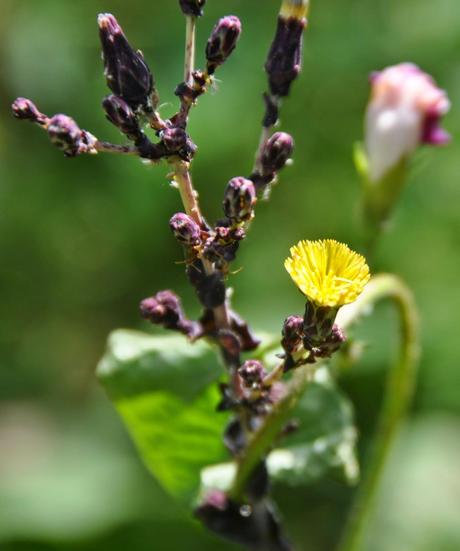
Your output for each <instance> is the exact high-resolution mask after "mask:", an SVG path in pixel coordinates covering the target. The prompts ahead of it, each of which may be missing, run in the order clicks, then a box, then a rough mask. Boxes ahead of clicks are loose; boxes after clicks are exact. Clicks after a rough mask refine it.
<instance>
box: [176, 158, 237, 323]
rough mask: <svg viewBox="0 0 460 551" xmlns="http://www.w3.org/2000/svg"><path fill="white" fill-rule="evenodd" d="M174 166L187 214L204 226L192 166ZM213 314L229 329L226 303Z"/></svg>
mask: <svg viewBox="0 0 460 551" xmlns="http://www.w3.org/2000/svg"><path fill="white" fill-rule="evenodd" d="M173 166H174V179H175V181H176V183H177V185H178V188H179V193H180V196H181V199H182V203H183V205H184V208H185V212H186V213H187V214H188V215H189V216H190V217H191V218H193V219H194V220H195V222H196V223H197V224H199V225H200V226H202V224H203V215H202V214H201V210H200V205H199V203H198V194H197V192H196V191H195V189H194V187H193V183H192V178H191V176H190V165H189V163H187V162H185V161H181V160H178V161H175V162H174V163H173ZM202 262H203V266H204V269H205V271H206V273H207V274H208V275H209V274H212V273H213V272H214V267H213V265H212V263H211V262H209V260H206V259H203V260H202ZM213 312H214V317H215V320H216V324H217V327H218V328H219V329H226V328H228V326H229V324H230V321H229V313H228V309H227V305H226V304H225V303H224V304H221V305H220V306H217V307H216V308H214V309H213Z"/></svg>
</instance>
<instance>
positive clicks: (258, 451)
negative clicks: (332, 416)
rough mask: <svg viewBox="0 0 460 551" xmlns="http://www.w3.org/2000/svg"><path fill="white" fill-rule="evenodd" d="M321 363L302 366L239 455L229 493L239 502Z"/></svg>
mask: <svg viewBox="0 0 460 551" xmlns="http://www.w3.org/2000/svg"><path fill="white" fill-rule="evenodd" d="M318 366H319V363H318V364H315V365H309V366H303V367H299V368H298V369H297V370H296V372H295V374H294V377H293V379H292V381H291V382H290V383H289V385H288V389H287V392H286V394H285V396H284V398H282V399H281V400H280V401H279V402H278V403H277V405H276V407H275V408H274V409H273V411H272V412H271V413H270V414H269V415H268V416H267V417H266V418H265V421H264V424H263V425H262V426H261V427H260V429H259V430H258V431H257V432H256V433H255V434H254V436H253V437H252V439H251V441H250V443H249V445H248V446H247V447H246V449H245V450H244V454H243V455H242V456H241V457H240V458H239V460H238V464H237V470H236V475H235V479H234V481H233V485H232V488H231V490H230V492H229V494H230V495H231V497H232V498H233V499H234V500H236V501H241V500H242V499H243V497H244V493H245V489H246V484H247V481H248V479H249V477H250V476H251V473H252V471H253V470H254V468H255V467H256V466H257V465H258V463H259V462H260V460H261V459H262V458H263V457H265V456H266V454H267V452H268V451H269V449H270V448H271V446H272V445H273V442H274V441H275V440H276V437H277V436H278V435H279V433H280V431H281V430H282V428H283V426H284V425H285V424H286V422H287V421H288V420H289V417H290V415H291V412H292V410H293V409H294V408H295V406H296V404H297V402H298V401H299V399H300V397H301V396H302V394H303V393H304V391H305V389H306V387H307V386H308V383H309V382H310V381H312V379H313V376H314V372H315V370H316V368H317V367H318Z"/></svg>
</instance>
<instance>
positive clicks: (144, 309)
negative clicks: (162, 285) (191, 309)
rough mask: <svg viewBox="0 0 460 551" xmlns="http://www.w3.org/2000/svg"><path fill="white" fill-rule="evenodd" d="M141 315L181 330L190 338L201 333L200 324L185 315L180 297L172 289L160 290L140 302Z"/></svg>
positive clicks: (166, 326) (164, 325)
mask: <svg viewBox="0 0 460 551" xmlns="http://www.w3.org/2000/svg"><path fill="white" fill-rule="evenodd" d="M140 312H141V316H142V317H143V318H144V319H146V320H148V321H150V322H151V323H153V324H155V325H162V326H163V327H165V328H166V329H173V330H174V331H179V332H180V333H183V334H184V335H186V336H187V337H189V338H193V337H195V336H196V335H197V334H198V333H199V324H197V323H196V322H193V321H190V320H188V319H187V318H186V317H185V314H184V312H183V310H182V305H181V301H180V299H179V297H178V296H177V295H175V294H174V293H173V292H172V291H160V292H159V293H157V294H156V295H154V296H153V297H149V298H146V299H144V300H143V301H142V302H141V304H140Z"/></svg>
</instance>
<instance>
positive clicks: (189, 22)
mask: <svg viewBox="0 0 460 551" xmlns="http://www.w3.org/2000/svg"><path fill="white" fill-rule="evenodd" d="M195 31H196V17H194V16H193V15H187V16H186V17H185V63H184V82H186V83H187V84H191V83H192V73H193V70H194V65H195V34H196V33H195Z"/></svg>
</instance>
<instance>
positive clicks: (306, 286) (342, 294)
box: [284, 239, 370, 307]
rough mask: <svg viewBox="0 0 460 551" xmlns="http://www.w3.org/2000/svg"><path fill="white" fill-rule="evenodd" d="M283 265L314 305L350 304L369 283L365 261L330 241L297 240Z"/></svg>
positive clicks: (340, 244) (345, 247)
mask: <svg viewBox="0 0 460 551" xmlns="http://www.w3.org/2000/svg"><path fill="white" fill-rule="evenodd" d="M290 252H291V256H290V257H289V258H287V259H286V261H285V263H284V266H285V268H286V270H287V271H288V272H289V275H290V276H291V277H292V279H293V280H294V283H295V284H296V285H297V287H298V288H299V289H300V290H301V291H302V293H303V294H304V295H306V296H307V297H308V298H309V299H310V301H311V302H313V303H314V304H316V305H317V306H329V307H338V306H343V305H344V304H348V303H350V302H353V301H354V300H356V299H357V298H358V296H359V295H360V294H361V293H362V291H363V289H364V286H365V285H366V283H367V282H368V281H369V278H370V275H369V267H368V265H367V264H366V259H365V258H364V257H363V256H361V255H360V254H358V253H355V252H354V251H352V250H351V249H349V248H348V247H347V245H344V244H343V243H339V242H338V241H335V240H334V239H324V240H321V241H299V242H298V243H297V245H294V246H293V247H291V251H290Z"/></svg>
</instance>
